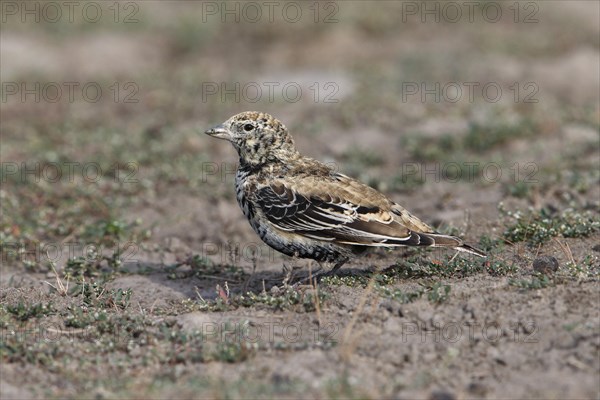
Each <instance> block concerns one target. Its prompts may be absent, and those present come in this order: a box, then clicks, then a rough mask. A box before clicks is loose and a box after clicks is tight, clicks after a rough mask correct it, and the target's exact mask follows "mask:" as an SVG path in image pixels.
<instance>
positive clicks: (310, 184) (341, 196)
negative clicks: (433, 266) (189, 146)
mask: <svg viewBox="0 0 600 400" xmlns="http://www.w3.org/2000/svg"><path fill="white" fill-rule="evenodd" d="M206 133H207V134H208V135H211V136H214V137H217V138H220V139H225V140H228V141H230V142H231V143H232V144H233V146H234V147H235V148H236V150H237V152H238V154H239V159H240V164H239V168H238V171H237V174H236V183H235V184H236V194H237V200H238V203H239V205H240V207H241V208H242V211H243V212H244V215H245V216H246V217H247V218H248V220H249V221H250V225H251V226H252V228H253V229H254V231H255V232H256V233H257V234H258V235H259V236H260V237H261V239H262V240H263V241H264V242H265V243H267V244H268V245H269V246H271V247H273V248H274V249H275V250H278V251H280V252H282V253H284V254H287V255H289V256H296V257H301V258H311V259H314V260H317V261H325V262H332V263H335V266H334V268H333V269H332V271H330V272H334V271H336V270H337V269H338V268H340V267H341V266H342V265H343V264H344V263H345V262H346V261H348V260H349V259H350V258H351V257H353V256H355V255H357V254H360V253H362V252H364V251H365V250H366V249H368V248H370V247H396V246H431V247H450V248H454V249H456V250H459V251H464V252H468V253H471V254H475V255H478V256H481V257H485V254H484V253H482V252H481V251H479V250H477V249H475V248H473V247H471V246H469V245H467V244H465V243H463V241H462V240H461V239H460V238H458V237H454V236H448V235H443V234H440V233H437V232H435V230H434V229H433V228H432V227H430V226H429V225H427V224H426V223H424V222H423V221H421V220H420V219H418V218H417V217H415V216H413V215H411V214H410V213H409V212H408V211H407V210H406V209H405V208H404V207H402V206H401V205H399V204H398V203H395V202H394V201H392V200H390V199H388V198H387V197H386V196H384V195H383V194H381V193H380V192H378V191H377V190H375V189H373V188H371V187H369V186H367V185H365V184H364V183H361V182H359V181H357V180H356V179H353V178H350V177H348V176H346V175H343V174H340V173H338V172H335V171H334V170H332V169H331V168H330V167H328V166H327V165H325V164H323V163H321V162H319V161H317V160H313V159H312V158H308V157H304V156H302V155H300V153H298V151H297V150H296V147H295V146H294V141H293V139H292V137H291V135H290V134H289V133H288V130H287V129H286V127H285V126H284V125H283V124H282V123H281V122H280V121H278V120H277V119H275V118H273V117H272V116H271V115H269V114H265V113H261V112H255V111H248V112H243V113H241V114H237V115H234V116H233V117H231V118H229V119H228V120H227V121H225V122H224V123H223V124H221V125H218V126H216V127H214V128H212V129H209V130H208V131H206Z"/></svg>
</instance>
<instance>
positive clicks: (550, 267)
mask: <svg viewBox="0 0 600 400" xmlns="http://www.w3.org/2000/svg"><path fill="white" fill-rule="evenodd" d="M557 269H558V260H557V259H556V258H554V257H552V256H542V257H538V258H536V259H535V260H533V270H534V271H536V272H540V273H542V274H546V275H550V274H553V273H555V272H556V270H557Z"/></svg>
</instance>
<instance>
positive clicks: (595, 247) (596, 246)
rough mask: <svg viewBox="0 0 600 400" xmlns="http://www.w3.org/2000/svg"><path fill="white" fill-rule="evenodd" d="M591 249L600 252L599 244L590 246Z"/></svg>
mask: <svg viewBox="0 0 600 400" xmlns="http://www.w3.org/2000/svg"><path fill="white" fill-rule="evenodd" d="M592 250H594V251H599V252H600V244H597V245H595V246H594V247H592Z"/></svg>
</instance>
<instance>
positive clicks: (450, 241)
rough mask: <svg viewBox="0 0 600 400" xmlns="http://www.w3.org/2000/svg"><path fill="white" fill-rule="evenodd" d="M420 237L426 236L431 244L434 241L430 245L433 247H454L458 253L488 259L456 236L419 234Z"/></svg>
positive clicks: (481, 252)
mask: <svg viewBox="0 0 600 400" xmlns="http://www.w3.org/2000/svg"><path fill="white" fill-rule="evenodd" d="M419 236H421V237H423V236H425V237H426V238H427V239H429V241H430V242H431V241H432V242H433V243H431V244H429V245H430V246H432V247H452V248H454V249H455V250H458V251H462V252H465V253H470V254H475V255H476V256H479V257H483V258H486V257H487V255H486V254H485V253H484V252H483V251H481V250H479V249H476V248H475V247H472V246H469V245H468V244H465V243H464V242H463V241H462V240H461V239H459V238H457V237H456V236H449V235H442V234H441V233H419ZM424 242H425V241H424Z"/></svg>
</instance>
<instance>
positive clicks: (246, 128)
mask: <svg viewBox="0 0 600 400" xmlns="http://www.w3.org/2000/svg"><path fill="white" fill-rule="evenodd" d="M252 129H254V125H252V124H246V125H244V130H245V131H246V132H250V131H251V130H252Z"/></svg>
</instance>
